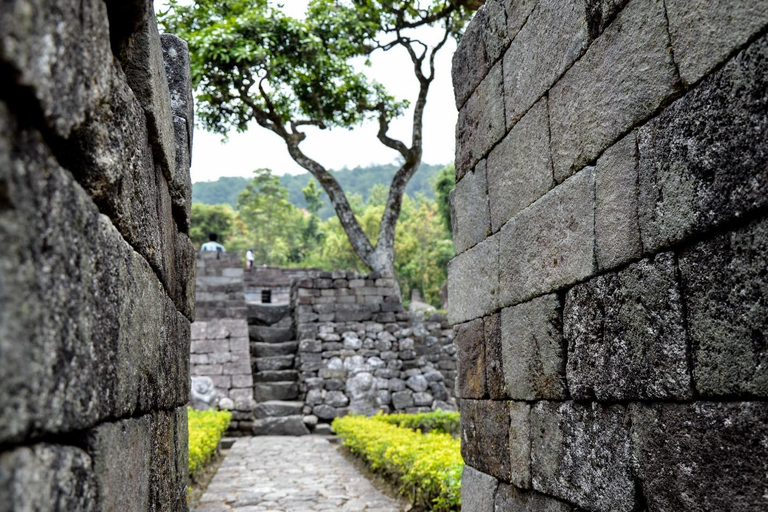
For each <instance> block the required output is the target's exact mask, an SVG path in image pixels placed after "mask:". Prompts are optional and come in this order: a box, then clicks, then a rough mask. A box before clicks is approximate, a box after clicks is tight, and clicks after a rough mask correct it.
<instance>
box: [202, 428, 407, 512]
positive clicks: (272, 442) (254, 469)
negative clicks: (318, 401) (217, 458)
mask: <svg viewBox="0 0 768 512" xmlns="http://www.w3.org/2000/svg"><path fill="white" fill-rule="evenodd" d="M321 510H327V511H330V510H338V511H343V512H355V511H365V512H398V511H399V509H398V507H397V503H396V502H395V501H394V500H392V499H391V498H389V497H387V496H385V495H384V494H382V493H381V492H379V491H378V490H377V489H376V488H375V487H373V485H372V484H371V483H370V482H369V481H368V480H367V479H366V478H365V477H364V476H363V475H361V474H360V473H359V472H358V471H357V469H355V467H354V466H353V465H352V464H350V462H349V461H347V460H346V459H345V458H344V457H343V456H342V455H341V454H340V453H339V452H338V451H336V449H335V448H334V447H333V446H332V445H331V444H330V443H329V442H328V441H326V440H325V439H323V438H321V437H316V436H305V437H278V436H260V437H249V438H240V439H238V440H237V442H235V444H234V446H232V449H231V450H230V452H229V454H228V455H227V457H226V458H225V459H224V462H223V463H222V464H221V467H220V468H219V471H218V472H217V473H216V476H214V478H213V480H212V481H211V484H210V485H209V486H208V489H207V490H206V491H205V494H204V495H203V497H202V499H201V500H200V504H199V505H198V507H197V508H196V509H195V512H229V511H233V512H312V511H321Z"/></svg>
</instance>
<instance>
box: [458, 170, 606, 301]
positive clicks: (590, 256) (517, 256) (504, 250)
mask: <svg viewBox="0 0 768 512" xmlns="http://www.w3.org/2000/svg"><path fill="white" fill-rule="evenodd" d="M593 205H594V176H593V172H592V169H590V168H587V169H584V170H583V171H581V172H580V173H578V174H577V175H575V176H573V177H572V178H571V179H569V180H567V181H566V182H564V183H563V184H561V185H560V186H558V187H555V188H554V189H553V190H551V191H550V192H549V193H548V194H547V195H545V196H544V197H542V198H541V199H539V200H538V201H537V202H536V203H534V204H533V205H532V206H531V207H529V208H527V209H525V210H524V211H522V212H521V213H520V214H518V215H517V216H516V217H515V218H513V219H512V220H511V221H509V222H507V224H505V225H504V227H503V228H502V229H501V231H500V232H499V233H500V237H501V241H500V246H499V263H498V266H496V265H495V264H494V267H493V269H488V270H485V272H490V271H492V270H495V269H496V268H498V269H499V274H500V276H499V280H500V288H501V298H500V305H501V306H507V305H513V304H518V303H520V302H523V301H525V300H527V299H530V298H532V297H535V296H536V295H540V294H542V293H547V292H550V291H553V290H555V289H557V288H561V287H563V286H566V285H569V284H572V283H575V282H577V281H580V280H582V279H584V278H585V277H588V276H589V275H591V274H592V273H593V271H594V246H595V243H594V238H595V234H594V220H593V215H594V207H593ZM485 243H487V242H485ZM481 245H482V244H481ZM467 254H468V253H467ZM462 256H463V255H462ZM457 259H458V258H457ZM455 261H456V260H454V262H455ZM476 265H477V266H476V267H475V270H476V271H482V270H483V266H482V265H484V263H481V262H477V264H476ZM489 265H490V263H489ZM474 275H475V276H476V275H477V272H475V274H474ZM466 279H467V284H466V285H465V286H470V285H472V286H476V284H477V280H476V277H474V276H469V275H467V276H466ZM448 285H449V291H450V285H451V275H450V269H449V275H448ZM456 287H457V288H458V286H456ZM473 305H474V304H472V303H471V302H470V303H469V304H467V306H466V308H471V307H472V306H473ZM449 307H450V304H449ZM475 307H476V306H475ZM449 313H450V311H449Z"/></svg>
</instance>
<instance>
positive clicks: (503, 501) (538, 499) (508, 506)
mask: <svg viewBox="0 0 768 512" xmlns="http://www.w3.org/2000/svg"><path fill="white" fill-rule="evenodd" d="M495 503H496V508H495V509H494V510H495V511H496V512H504V511H506V510H514V511H516V512H571V511H572V510H573V508H572V507H571V506H570V505H568V504H567V503H563V502H562V501H560V500H557V499H555V498H551V497H549V496H544V495H543V494H539V493H537V492H536V491H523V490H520V489H518V488H517V487H515V486H514V485H509V484H499V488H498V490H497V491H496V501H495Z"/></svg>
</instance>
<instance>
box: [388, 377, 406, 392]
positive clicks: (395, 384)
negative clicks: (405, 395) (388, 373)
mask: <svg viewBox="0 0 768 512" xmlns="http://www.w3.org/2000/svg"><path fill="white" fill-rule="evenodd" d="M389 390H390V391H405V381H404V380H403V379H390V381H389Z"/></svg>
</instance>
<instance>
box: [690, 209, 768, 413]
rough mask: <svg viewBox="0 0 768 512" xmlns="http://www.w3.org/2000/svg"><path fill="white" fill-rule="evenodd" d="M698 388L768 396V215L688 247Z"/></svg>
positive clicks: (723, 393) (714, 392)
mask: <svg viewBox="0 0 768 512" xmlns="http://www.w3.org/2000/svg"><path fill="white" fill-rule="evenodd" d="M679 264H680V275H681V277H682V287H683V289H684V290H685V298H686V308H687V323H688V335H689V336H690V342H691V346H692V347H693V353H692V359H693V375H694V380H695V383H696V390H697V391H698V392H699V393H700V394H701V395H703V396H705V397H731V396H757V397H762V398H766V397H768V351H766V340H768V314H766V313H767V312H768V276H766V269H767V268H768V220H766V219H763V220H760V221H756V222H753V223H751V224H749V225H747V226H746V227H744V228H742V229H739V230H736V231H734V232H732V233H730V234H724V235H719V236H717V237H715V238H714V239H712V240H710V241H706V242H701V243H699V244H697V245H695V246H693V247H692V248H690V249H687V250H685V251H683V252H682V253H681V255H680V258H679Z"/></svg>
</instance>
